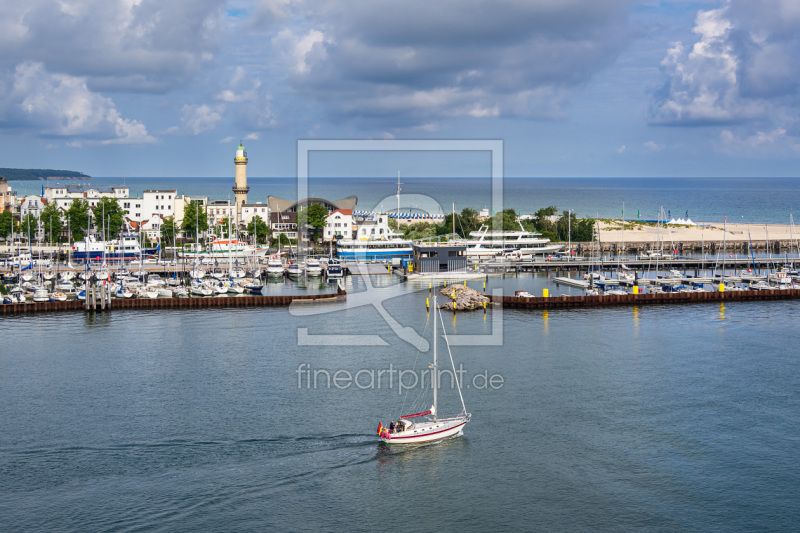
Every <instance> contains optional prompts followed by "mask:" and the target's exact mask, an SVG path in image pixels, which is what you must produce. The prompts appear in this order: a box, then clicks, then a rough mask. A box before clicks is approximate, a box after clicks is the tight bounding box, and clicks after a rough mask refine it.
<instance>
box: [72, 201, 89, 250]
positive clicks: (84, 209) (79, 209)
mask: <svg viewBox="0 0 800 533" xmlns="http://www.w3.org/2000/svg"><path fill="white" fill-rule="evenodd" d="M67 220H68V222H69V228H70V231H71V232H72V240H73V241H82V240H83V239H84V237H86V232H87V230H88V229H89V203H88V202H87V201H86V200H83V199H80V198H78V199H76V200H73V202H72V205H70V206H69V209H67Z"/></svg>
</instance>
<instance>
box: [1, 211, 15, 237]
mask: <svg viewBox="0 0 800 533" xmlns="http://www.w3.org/2000/svg"><path fill="white" fill-rule="evenodd" d="M15 222H16V221H15V220H14V215H13V214H11V211H3V212H2V213H0V238H3V239H7V238H8V237H9V236H10V235H11V230H12V228H13V229H15V231H16V226H17V225H16V224H15Z"/></svg>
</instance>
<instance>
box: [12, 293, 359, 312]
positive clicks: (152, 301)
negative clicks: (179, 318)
mask: <svg viewBox="0 0 800 533" xmlns="http://www.w3.org/2000/svg"><path fill="white" fill-rule="evenodd" d="M346 296H347V293H346V291H345V290H344V289H342V288H339V290H338V291H337V292H336V293H331V294H294V295H278V296H219V297H203V298H131V299H119V298H116V299H112V300H111V304H110V305H108V307H107V308H106V310H109V311H110V310H116V309H206V308H212V307H215V308H218V307H280V306H287V305H290V304H291V303H292V302H294V301H302V302H308V303H313V302H330V301H336V300H341V299H343V298H346ZM85 309H86V302H85V301H83V300H67V301H64V302H32V303H14V304H5V305H0V314H3V315H7V314H16V313H39V312H52V311H82V310H85ZM96 310H97V311H99V310H100V306H99V305H98V306H97V309H96Z"/></svg>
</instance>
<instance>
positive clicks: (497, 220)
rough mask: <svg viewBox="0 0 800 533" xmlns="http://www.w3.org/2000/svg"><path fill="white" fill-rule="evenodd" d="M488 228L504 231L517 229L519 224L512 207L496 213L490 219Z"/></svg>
mask: <svg viewBox="0 0 800 533" xmlns="http://www.w3.org/2000/svg"><path fill="white" fill-rule="evenodd" d="M489 229H492V230H494V229H497V230H504V231H514V230H519V224H518V223H517V212H516V211H514V210H513V209H504V210H503V211H500V212H499V213H496V214H495V215H494V217H493V219H492V220H491V224H490V226H489Z"/></svg>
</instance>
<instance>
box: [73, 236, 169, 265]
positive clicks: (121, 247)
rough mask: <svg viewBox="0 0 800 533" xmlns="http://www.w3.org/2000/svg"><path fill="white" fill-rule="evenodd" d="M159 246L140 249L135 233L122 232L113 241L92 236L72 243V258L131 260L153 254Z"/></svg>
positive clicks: (84, 259)
mask: <svg viewBox="0 0 800 533" xmlns="http://www.w3.org/2000/svg"><path fill="white" fill-rule="evenodd" d="M158 250H159V248H158V247H156V248H152V249H147V248H146V249H144V250H143V249H142V248H141V247H140V246H139V237H138V235H135V234H122V235H120V236H119V238H118V239H117V240H114V241H98V240H97V239H96V238H95V237H94V236H91V235H87V236H86V239H84V240H82V241H78V242H76V243H75V244H73V245H72V258H73V259H75V260H76V261H86V260H87V259H88V260H89V261H132V260H134V259H140V258H141V256H142V254H144V255H145V256H147V255H155V254H157V253H158Z"/></svg>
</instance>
